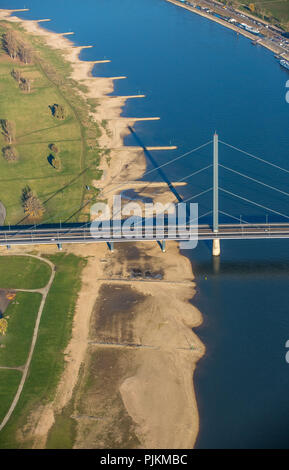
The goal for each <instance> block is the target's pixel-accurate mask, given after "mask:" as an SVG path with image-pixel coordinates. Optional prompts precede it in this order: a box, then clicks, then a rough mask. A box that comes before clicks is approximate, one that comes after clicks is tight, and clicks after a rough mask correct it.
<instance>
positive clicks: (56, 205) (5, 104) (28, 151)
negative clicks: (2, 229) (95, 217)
mask: <svg viewBox="0 0 289 470" xmlns="http://www.w3.org/2000/svg"><path fill="white" fill-rule="evenodd" d="M10 27H11V26H10ZM5 28H7V26H6V23H5V22H1V23H0V43H2V36H3V34H4V32H5ZM13 28H14V29H15V28H16V29H18V34H19V29H20V28H19V27H18V26H15V25H14V26H13ZM20 34H21V35H23V36H24V38H25V40H26V42H30V43H31V45H32V46H33V49H34V50H36V51H38V52H37V54H35V55H34V59H33V61H34V62H33V64H31V65H23V64H22V63H21V62H20V61H17V60H12V59H10V57H9V56H8V54H7V53H6V52H5V50H4V49H3V48H2V49H1V48H0V96H1V97H0V119H8V120H10V121H12V122H14V123H15V125H16V140H15V145H14V146H15V147H16V149H17V153H18V156H19V158H18V161H17V162H7V161H6V160H5V159H4V157H3V156H2V151H1V149H2V148H3V147H5V145H7V142H5V139H4V136H3V135H2V133H1V134H0V174H1V177H0V182H1V190H0V200H1V201H2V203H3V204H4V205H5V207H6V210H7V217H6V221H5V223H6V224H18V223H22V224H23V223H28V221H27V220H23V218H24V212H23V207H22V202H21V196H22V191H23V189H24V187H25V186H27V185H28V186H29V187H30V188H31V189H32V191H34V192H35V193H36V194H37V196H38V198H39V199H40V201H41V202H42V203H43V205H44V209H45V212H44V214H43V217H42V222H47V223H52V222H58V221H60V220H61V221H62V222H65V221H69V222H74V221H77V220H87V213H88V212H89V211H88V210H87V208H86V210H84V209H82V208H83V206H84V205H85V204H86V203H87V201H89V200H90V199H91V198H95V196H96V193H97V192H96V191H95V190H91V192H90V193H89V192H88V191H87V190H86V185H87V184H89V185H90V184H91V179H92V178H94V179H97V178H98V177H99V176H100V175H99V170H98V168H97V167H98V163H99V158H100V151H99V149H98V147H97V137H98V136H99V135H100V131H99V128H98V127H97V126H96V124H93V123H92V122H91V121H90V120H89V118H88V114H89V109H90V108H89V104H88V103H87V102H86V101H85V100H84V99H82V98H81V97H80V96H79V94H78V93H77V91H76V90H77V86H78V85H77V84H76V83H74V82H73V81H72V80H70V79H67V76H68V75H69V70H70V66H69V64H67V63H65V62H64V60H63V58H62V56H61V54H60V52H57V51H54V50H51V49H48V48H47V47H44V45H43V43H42V42H41V40H40V39H38V38H32V37H30V36H28V35H27V33H24V32H21V33H20ZM13 68H16V69H17V70H19V71H21V74H22V75H23V76H24V77H25V78H30V79H31V80H33V82H32V89H31V92H30V93H27V92H24V91H22V90H21V89H20V88H19V86H18V83H17V81H16V80H15V79H14V78H13V77H12V76H11V71H12V69H13ZM55 103H56V104H61V105H63V106H64V107H65V110H66V118H65V120H63V121H62V120H58V119H57V118H55V117H54V116H53V114H52V112H51V109H50V108H49V106H53V105H54V104H55ZM95 105H96V104H95V103H93V104H91V106H95ZM90 140H91V142H92V143H91V142H90ZM51 143H54V144H56V146H57V147H58V149H59V154H58V156H59V159H60V161H61V168H60V169H55V168H53V166H52V165H51V164H50V163H49V160H48V158H49V156H50V154H51V151H50V149H49V147H48V146H49V145H50V144H51Z"/></svg>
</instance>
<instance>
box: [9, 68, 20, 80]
mask: <svg viewBox="0 0 289 470" xmlns="http://www.w3.org/2000/svg"><path fill="white" fill-rule="evenodd" d="M11 75H12V77H13V78H14V79H15V80H16V82H18V83H20V80H21V72H20V71H19V70H16V69H13V70H12V72H11Z"/></svg>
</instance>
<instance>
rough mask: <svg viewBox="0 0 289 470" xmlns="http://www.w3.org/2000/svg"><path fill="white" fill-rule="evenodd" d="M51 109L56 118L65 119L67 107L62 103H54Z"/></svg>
mask: <svg viewBox="0 0 289 470" xmlns="http://www.w3.org/2000/svg"><path fill="white" fill-rule="evenodd" d="M51 109H52V114H53V116H54V117H55V118H56V119H61V120H63V119H65V108H64V106H63V105H62V104H54V105H53V106H52V107H51Z"/></svg>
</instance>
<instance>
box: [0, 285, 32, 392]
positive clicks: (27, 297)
mask: <svg viewBox="0 0 289 470" xmlns="http://www.w3.org/2000/svg"><path fill="white" fill-rule="evenodd" d="M40 302H41V294H32V293H31V292H18V293H17V295H16V298H15V300H14V301H13V302H11V303H10V304H9V306H8V308H7V310H6V311H5V318H6V319H7V321H8V329H7V334H6V336H4V337H1V336H0V344H1V346H2V347H1V349H0V366H2V367H3V366H4V367H19V366H24V364H25V363H26V360H27V356H28V352H29V349H30V345H31V341H32V335H33V331H34V327H35V322H36V317H37V312H38V309H39V305H40ZM3 346H4V347H3ZM1 387H2V384H1V382H0V391H1ZM0 393H1V392H0Z"/></svg>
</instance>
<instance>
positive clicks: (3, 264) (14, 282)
mask: <svg viewBox="0 0 289 470" xmlns="http://www.w3.org/2000/svg"><path fill="white" fill-rule="evenodd" d="M50 276H51V268H50V266H49V265H48V264H46V263H44V262H43V261H40V260H39V259H37V258H32V257H28V256H0V289H41V288H42V287H45V286H46V284H47V283H48V281H49V279H50Z"/></svg>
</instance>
